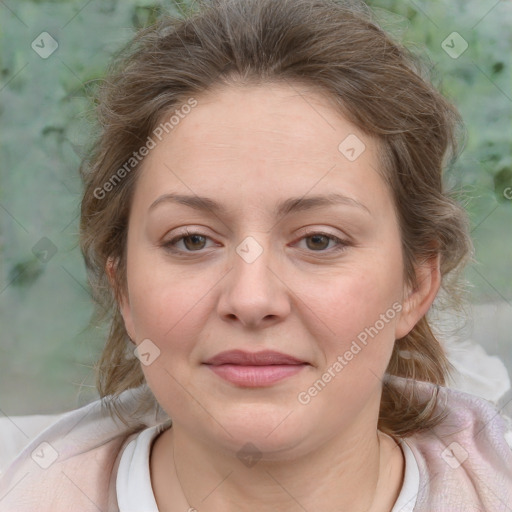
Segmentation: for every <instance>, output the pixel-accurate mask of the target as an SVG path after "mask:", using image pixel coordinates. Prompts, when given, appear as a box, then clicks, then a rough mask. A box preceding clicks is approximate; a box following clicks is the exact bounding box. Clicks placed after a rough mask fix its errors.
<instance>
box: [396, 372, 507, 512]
mask: <svg viewBox="0 0 512 512" xmlns="http://www.w3.org/2000/svg"><path fill="white" fill-rule="evenodd" d="M391 382H393V385H394V386H396V387H398V388H399V389H403V390H406V389H412V387H413V388H414V390H415V393H417V394H418V395H420V397H422V398H425V399H428V398H430V397H432V396H433V395H434V394H435V395H436V412H438V413H444V419H443V420H442V421H441V422H440V423H439V424H438V425H437V426H436V427H434V428H432V429H429V430H426V431H422V432H419V433H416V434H413V435H411V436H408V437H407V438H406V439H407V443H408V444H409V446H410V447H411V449H412V451H413V453H414V456H415V458H416V460H417V462H418V466H419V470H420V491H419V494H418V499H417V505H416V508H415V509H414V510H415V511H417V512H423V511H427V510H428V511H430V510H450V511H451V512H457V511H461V512H462V511H464V512H467V511H473V510H475V511H477V510H493V511H495V512H501V511H506V510H509V509H508V508H507V504H510V503H512V449H511V447H510V446H509V444H508V442H507V428H508V427H507V424H506V422H505V419H504V418H503V417H502V416H501V414H500V411H499V410H498V409H497V408H496V406H495V405H494V404H492V403H491V402H489V401H487V400H485V399H483V398H480V397H477V396H475V395H471V394H469V393H465V392H463V391H457V390H454V389H450V388H446V387H441V386H435V385H434V384H431V383H426V382H413V381H411V380H410V379H402V378H399V377H393V378H392V380H391Z"/></svg>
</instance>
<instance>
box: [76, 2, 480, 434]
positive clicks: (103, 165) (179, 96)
mask: <svg viewBox="0 0 512 512" xmlns="http://www.w3.org/2000/svg"><path fill="white" fill-rule="evenodd" d="M198 6H199V8H198V9H197V10H195V11H193V12H191V13H189V14H188V15H187V16H186V17H185V18H178V19H176V18H172V17H170V16H163V17H161V18H160V19H159V20H158V22H157V23H156V24H155V25H153V26H151V27H148V28H145V29H143V30H142V31H140V32H139V33H138V34H137V35H136V36H135V38H134V39H133V40H132V41H131V42H130V43H129V44H128V45H127V46H126V47H125V48H124V49H123V50H122V52H121V53H120V55H118V57H117V59H115V60H114V63H113V64H112V66H111V68H110V70H109V73H108V76H107V78H106V80H105V81H104V83H103V84H102V86H101V88H100V91H99V103H98V118H99V122H100V128H101V133H100V135H99V137H98V139H97V140H96V141H95V145H94V149H93V151H92V152H91V155H90V157H89V158H88V159H87V160H85V161H84V162H83V164H82V167H81V174H82V177H83V180H84V184H85V191H84V196H83V201H82V205H81V224H80V237H81V238H80V241H81V249H82V252H83V255H84V258H85V262H86V266H87V270H88V275H89V280H90V284H91V287H92V290H93V293H94V297H95V298H96V300H97V302H98V305H99V310H101V312H102V313H103V314H104V315H109V316H110V317H111V328H110V333H109V336H108V339H107V341H106V345H105V348H104V350H103V353H102V355H101V359H100V360H99V362H98V365H97V387H98V390H99V393H100V395H101V396H102V397H104V396H107V395H112V396H113V397H116V396H118V395H119V394H120V393H121V392H122V391H124V390H126V389H129V388H133V387H136V386H139V385H140V384H142V383H144V380H145V379H144V376H143V373H142V370H141V367H140V362H139V360H138V359H136V358H135V357H134V356H133V345H132V344H131V343H130V340H129V338H128V335H127V333H126V330H125V327H124V322H123V319H122V316H121V314H120V311H119V307H118V299H119V297H120V296H121V294H122V293H126V240H127V228H128V218H129V211H130V205H131V198H132V196H133V191H134V187H135V186H136V176H137V169H138V168H139V167H140V163H139V162H133V161H131V164H130V166H128V167H127V165H126V164H127V162H128V161H130V158H131V157H132V155H133V153H134V152H137V151H138V150H139V149H140V148H141V146H143V145H144V144H145V143H146V141H147V140H148V137H150V136H151V134H152V133H153V130H154V129H155V127H156V126H158V124H159V123H160V122H161V121H162V119H164V117H165V116H169V115H170V114H169V113H172V112H173V111H175V110H177V109H179V108H180V106H182V105H184V104H186V103H187V101H188V102H190V99H191V98H199V99H200V95H201V93H203V92H205V91H209V90H211V89H212V88H213V87H216V86H233V85H243V84H255V83H257V84H265V83H272V82H274V83H275V82H286V83H289V84H294V83H296V84H306V85H308V86H312V87H314V88H315V89H316V90H318V91H320V92H322V93H323V95H324V96H325V97H327V98H329V99H330V100H331V101H333V105H334V106H335V107H337V108H339V112H340V113H341V114H342V115H343V116H345V117H346V118H347V119H348V120H349V121H351V122H352V123H353V124H355V125H356V126H357V127H358V128H359V129H360V130H361V131H362V132H363V133H366V134H369V135H372V136H375V137H376V138H377V140H378V141H379V144H380V154H381V155H380V156H381V160H382V169H379V171H380V172H381V173H382V175H383V177H384V178H385V180H386V181H387V183H388V185H389V187H390V190H391V191H392V194H393V198H394V206H395V210H396V213H397V217H398V221H399V225H400V230H401V239H402V249H403V255H404V278H405V280H406V283H408V284H409V285H411V286H413V287H414V286H415V285H416V284H417V283H416V282H415V279H416V278H415V272H414V268H415V264H417V263H419V262H422V261H424V260H426V259H429V258H432V257H435V256H436V255H439V257H440V268H441V275H442V284H443V287H444V296H445V297H447V298H449V299H453V301H454V303H455V302H456V297H457V295H456V294H455V292H456V288H455V285H456V283H457V279H454V277H455V278H456V277H458V274H459V270H460V269H461V268H462V267H463V265H464V263H465V261H466V260H467V258H468V255H469V254H470V252H471V247H472V246H471V241H470V238H469V234H468V221H467V216H466V214H465V211H464V209H463V208H462V207H461V206H460V205H459V204H458V203H457V201H455V200H454V198H453V197H452V196H451V195H450V194H449V193H448V192H447V191H446V190H445V187H444V184H443V169H444V168H445V167H446V165H447V163H448V159H449V158H452V157H453V156H454V155H455V154H456V151H455V147H456V136H455V134H456V128H457V126H458V125H460V119H459V116H458V114H457V112H456V110H455V108H454V107H453V106H452V105H451V104H450V103H449V102H447V101H446V100H445V99H444V98H443V96H442V95H441V94H440V93H439V92H438V91H437V90H436V89H435V88H434V87H433V86H432V85H431V83H430V81H429V80H428V79H427V78H424V77H425V76H426V74H425V72H424V70H423V69H422V67H421V65H420V64H419V63H418V61H417V59H416V58H415V57H413V56H412V55H411V53H410V52H408V51H407V50H406V49H405V48H404V47H403V46H402V45H401V44H400V43H398V42H395V41H394V40H393V39H392V38H391V36H390V35H388V34H387V33H386V32H385V31H383V30H382V29H381V28H379V26H378V24H377V23H376V21H375V20H374V18H373V15H372V12H371V11H370V10H369V9H368V8H367V7H366V5H365V4H363V3H360V2H350V3H348V2H341V1H335V0H214V1H202V2H199V4H198ZM340 142H341V141H340ZM452 159H453V158H452ZM132 164H133V165H132ZM123 166H124V167H123ZM123 168H124V170H125V172H122V171H120V169H123ZM116 176H117V177H116ZM107 183H110V185H109V186H105V184H107ZM109 258H111V260H112V261H115V265H116V282H115V283H114V285H113V288H111V287H110V285H109V281H108V277H107V274H106V271H105V269H106V265H107V261H108V259H109ZM451 276H452V277H451ZM100 317H101V315H100ZM100 317H98V318H100ZM449 370H450V363H449V362H448V360H447V358H446V355H445V352H444V350H443V348H442V346H441V345H440V343H439V341H438V339H437V338H436V335H435V334H434V333H433V332H432V329H431V326H430V325H429V320H428V319H427V317H426V316H425V317H423V318H422V319H421V320H420V321H419V322H418V323H417V325H416V326H415V327H414V328H413V329H412V331H411V332H410V333H409V334H408V335H407V336H405V337H404V338H402V339H399V340H397V341H396V343H395V347H394V350H393V354H392V357H391V360H390V362H389V366H388V368H387V372H386V374H387V375H396V376H401V377H406V378H410V379H413V381H415V380H422V381H429V382H433V383H435V384H437V385H444V384H445V383H446V378H447V376H448V374H449ZM435 402H436V393H434V395H433V396H432V399H431V400H430V401H428V402H427V403H422V402H419V401H418V400H417V399H416V397H415V394H414V389H413V388H411V393H410V395H408V396H407V397H406V399H404V395H403V393H399V392H398V391H397V389H395V388H394V387H393V385H392V381H389V382H385V383H384V385H383V393H382V401H381V409H380V416H379V428H380V429H381V430H383V431H385V432H388V433H391V434H395V435H408V434H410V433H412V432H414V431H417V430H421V429H424V428H428V427H431V426H433V425H435V424H436V422H438V421H439V420H440V417H439V415H434V405H435Z"/></svg>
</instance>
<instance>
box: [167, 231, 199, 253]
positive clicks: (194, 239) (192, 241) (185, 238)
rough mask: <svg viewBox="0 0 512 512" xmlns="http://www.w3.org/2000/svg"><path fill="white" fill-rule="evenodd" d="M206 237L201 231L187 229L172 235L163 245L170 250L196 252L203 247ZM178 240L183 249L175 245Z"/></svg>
mask: <svg viewBox="0 0 512 512" xmlns="http://www.w3.org/2000/svg"><path fill="white" fill-rule="evenodd" d="M208 239H209V237H207V236H206V235H204V234H202V233H198V232H190V231H188V230H187V231H186V233H182V234H180V235H178V236H176V237H174V238H173V239H172V240H170V241H169V242H165V243H164V244H163V247H164V248H165V249H166V250H169V251H171V252H198V251H200V250H201V249H204V246H205V243H206V240H208ZM180 242H183V247H184V248H185V249H182V248H177V245H178V243H180Z"/></svg>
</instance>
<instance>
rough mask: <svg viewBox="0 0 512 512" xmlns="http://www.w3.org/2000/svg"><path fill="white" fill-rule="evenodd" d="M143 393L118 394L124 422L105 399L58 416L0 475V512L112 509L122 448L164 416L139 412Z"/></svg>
mask: <svg viewBox="0 0 512 512" xmlns="http://www.w3.org/2000/svg"><path fill="white" fill-rule="evenodd" d="M147 393H150V391H149V389H148V388H147V386H141V387H139V388H135V389H131V390H127V391H125V392H124V393H122V394H121V395H120V397H119V400H118V403H119V405H120V406H121V407H122V410H123V413H124V417H126V424H125V423H123V422H122V421H120V420H119V419H117V418H113V417H111V415H110V414H109V411H108V409H107V407H106V400H105V399H103V400H97V401H95V402H92V403H91V404H88V405H87V406H85V407H82V408H80V409H76V410H74V411H71V412H68V413H65V414H63V415H61V416H59V417H58V419H57V421H55V422H54V423H52V424H51V425H49V426H48V427H47V428H46V429H45V430H43V431H42V432H41V433H40V434H38V435H37V436H36V437H35V438H34V439H33V440H32V441H31V442H30V443H29V444H28V445H27V446H26V447H25V448H24V449H23V450H22V451H21V453H19V455H18V456H17V457H16V458H15V459H14V461H13V462H12V463H11V464H10V466H8V467H7V469H6V470H5V472H4V473H3V474H2V475H1V476H0V512H7V511H14V510H16V511H17V512H25V511H26V512H28V511H33V510H39V511H41V512H44V511H48V512H49V511H50V510H51V511H52V512H54V511H55V512H59V511H68V510H70V509H78V510H81V511H84V512H85V511H89V510H91V511H92V510H94V511H95V512H96V511H97V510H98V509H100V510H109V511H110V510H115V508H116V500H115V477H116V469H117V466H118V464H119V458H120V457H119V456H120V453H121V452H122V450H123V448H124V446H125V445H126V444H127V443H129V442H130V440H131V439H133V438H134V436H135V435H136V434H137V433H138V432H140V431H141V430H143V429H145V428H147V427H148V426H153V425H158V424H160V423H162V422H165V421H166V420H168V417H167V416H164V415H163V414H162V412H161V410H156V411H155V410H153V411H145V412H143V413H140V410H139V408H140V404H141V403H142V402H143V399H144V396H145V395H146V394H147ZM149 402H150V401H146V403H149Z"/></svg>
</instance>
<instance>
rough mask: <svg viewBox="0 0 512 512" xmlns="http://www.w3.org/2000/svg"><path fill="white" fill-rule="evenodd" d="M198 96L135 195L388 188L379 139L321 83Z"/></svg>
mask: <svg viewBox="0 0 512 512" xmlns="http://www.w3.org/2000/svg"><path fill="white" fill-rule="evenodd" d="M194 99H195V100H196V101H197V104H196V106H194V107H193V108H191V109H187V112H188V113H187V114H186V115H182V116H180V118H179V122H177V123H175V124H173V125H172V129H171V128H170V127H169V126H168V130H167V131H168V133H163V134H162V135H161V137H160V138H161V140H157V139H156V145H155V147H154V149H152V150H151V151H150V153H149V155H148V156H147V157H146V159H145V161H144V162H143V166H142V171H141V176H139V183H138V186H137V189H138V190H137V192H136V198H135V199H136V200H137V196H144V198H145V200H146V202H147V201H150V200H151V201H152V200H154V199H155V198H156V196H157V195H159V194H162V193H166V192H178V191H181V192H187V193H189V194H190V193H192V194H194V193H196V194H198V195H210V196H211V195H212V194H215V195H216V196H217V197H222V196H226V197H228V196H230V197H231V199H233V198H234V197H236V198H238V201H239V202H240V205H241V204H242V203H243V199H244V198H245V199H247V201H248V200H249V199H250V198H255V199H257V198H258V197H259V198H260V200H259V204H261V200H262V198H270V197H271V196H274V195H279V196H283V195H286V196H297V195H306V194H308V193H310V192H311V193H315V194H317V193H327V192H328V193H331V192H341V193H347V194H348V195H352V196H354V197H355V199H361V201H362V202H363V199H364V198H367V199H369V196H371V195H372V194H373V195H375V194H377V195H380V196H385V195H386V190H385V186H384V183H383V181H382V179H381V177H380V173H379V168H380V163H379V158H378V142H377V140H376V139H375V138H373V137H370V136H368V135H366V134H364V133H362V132H361V130H359V129H358V128H357V127H355V126H354V125H353V124H352V123H350V122H349V121H348V120H346V119H345V118H344V117H343V116H342V115H341V114H340V112H339V111H338V110H337V109H336V108H335V106H334V104H333V102H332V101H331V100H330V99H329V98H328V97H327V96H325V95H323V94H322V93H321V92H320V91H318V90H314V89H312V88H310V87H309V88H308V87H305V86H303V85H299V84H291V83H276V84H265V85H244V86H225V87H217V88H215V89H213V90H211V91H209V92H207V93H204V94H201V95H199V96H197V97H195V98H194ZM177 108H178V109H179V106H178V107H177ZM171 115H172V113H171ZM169 117H170V116H169V115H166V116H163V117H162V121H163V123H165V121H166V119H169ZM175 119H177V118H175ZM160 126H162V125H160ZM354 157H355V158H354ZM383 200H386V201H387V200H389V197H383ZM247 201H246V204H247V205H248V206H251V204H253V205H257V204H258V203H257V201H256V202H252V203H251V202H250V201H249V202H247ZM375 201H377V202H378V198H374V202H375Z"/></svg>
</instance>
